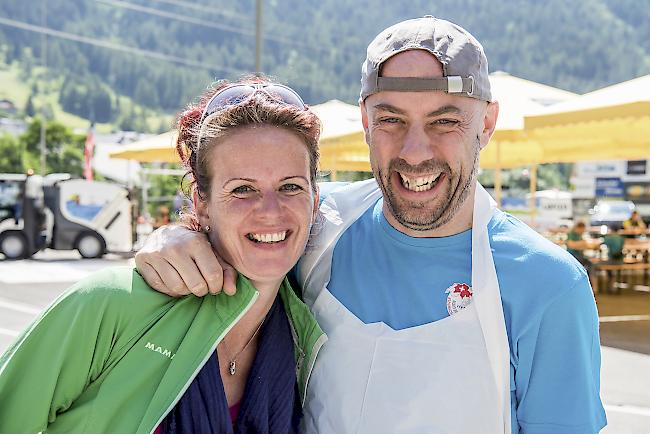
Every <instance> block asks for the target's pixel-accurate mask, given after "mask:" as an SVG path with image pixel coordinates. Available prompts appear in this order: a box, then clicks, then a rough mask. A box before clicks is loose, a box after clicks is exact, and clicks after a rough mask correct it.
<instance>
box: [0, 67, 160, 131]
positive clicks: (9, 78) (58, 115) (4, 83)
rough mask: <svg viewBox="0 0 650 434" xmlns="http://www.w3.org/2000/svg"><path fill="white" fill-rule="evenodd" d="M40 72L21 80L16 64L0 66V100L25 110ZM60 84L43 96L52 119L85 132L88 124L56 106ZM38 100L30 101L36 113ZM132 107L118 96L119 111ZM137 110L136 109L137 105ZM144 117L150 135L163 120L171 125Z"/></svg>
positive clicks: (107, 127)
mask: <svg viewBox="0 0 650 434" xmlns="http://www.w3.org/2000/svg"><path fill="white" fill-rule="evenodd" d="M42 72H43V68H41V67H35V68H34V69H33V71H32V74H31V77H30V78H29V79H27V80H23V79H21V77H20V75H21V74H20V68H19V66H18V64H17V63H16V62H14V63H12V64H11V65H2V64H0V99H8V100H10V101H12V102H13V103H14V104H15V105H16V107H17V108H18V110H19V111H23V110H24V109H25V104H26V103H27V98H29V94H30V93H31V89H32V84H33V82H34V81H35V80H36V78H37V77H38V76H39V75H41V74H42ZM62 83H63V78H61V77H59V78H56V79H54V80H53V81H52V82H51V83H50V84H49V85H48V89H47V91H46V93H45V101H46V103H47V104H49V106H50V107H51V108H52V112H53V115H54V119H55V120H57V121H59V122H61V123H62V124H64V125H66V126H67V127H69V128H71V129H73V130H86V129H87V128H88V127H89V125H90V121H89V120H88V119H84V118H82V117H80V116H77V115H74V114H72V113H68V112H66V111H64V110H63V108H62V107H61V105H60V104H59V101H58V98H59V92H58V91H59V88H60V86H61V84H62ZM41 101H42V99H41V96H40V95H37V96H36V97H35V98H34V99H33V103H34V107H35V109H36V110H37V111H38V110H39V109H40V106H41ZM132 104H133V102H132V101H131V99H130V98H128V97H124V96H120V107H121V108H122V110H127V109H129V108H130V106H131V105H132ZM136 107H137V108H138V109H140V107H139V106H137V105H136ZM150 113H151V114H150V115H149V116H147V125H148V126H149V128H150V130H151V131H156V130H157V129H158V127H159V126H160V124H161V120H163V119H164V121H165V122H166V124H167V125H171V121H172V115H168V114H161V113H155V112H153V113H152V112H150ZM95 128H96V131H97V132H99V133H110V132H112V131H117V130H118V127H117V126H116V125H114V124H111V123H98V124H96V125H95Z"/></svg>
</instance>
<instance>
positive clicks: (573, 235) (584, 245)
mask: <svg viewBox="0 0 650 434" xmlns="http://www.w3.org/2000/svg"><path fill="white" fill-rule="evenodd" d="M586 231H587V225H585V223H584V222H577V223H576V224H575V225H574V226H573V228H572V229H571V230H570V231H569V232H568V233H567V241H566V247H567V251H568V252H569V253H571V254H572V255H573V256H574V257H575V258H576V259H577V260H578V261H580V263H581V264H582V265H583V266H584V267H585V268H588V267H589V265H590V262H589V259H587V257H586V256H585V254H584V251H585V250H590V249H596V248H598V246H599V245H600V243H599V242H598V241H596V240H587V239H584V234H585V232H586Z"/></svg>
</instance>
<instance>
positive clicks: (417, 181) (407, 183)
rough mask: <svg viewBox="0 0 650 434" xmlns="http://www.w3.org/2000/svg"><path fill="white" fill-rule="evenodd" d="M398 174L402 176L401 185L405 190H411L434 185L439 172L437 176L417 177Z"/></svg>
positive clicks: (425, 189)
mask: <svg viewBox="0 0 650 434" xmlns="http://www.w3.org/2000/svg"><path fill="white" fill-rule="evenodd" d="M399 176H400V178H402V185H403V186H404V187H405V188H406V189H407V190H411V191H427V190H431V189H432V188H433V187H435V185H436V183H437V182H438V178H440V174H438V175H437V176H436V175H429V176H420V177H418V178H409V177H407V176H404V175H402V174H401V173H400V174H399Z"/></svg>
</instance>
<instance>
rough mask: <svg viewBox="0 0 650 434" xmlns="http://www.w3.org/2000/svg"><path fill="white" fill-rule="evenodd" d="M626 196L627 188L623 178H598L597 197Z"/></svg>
mask: <svg viewBox="0 0 650 434" xmlns="http://www.w3.org/2000/svg"><path fill="white" fill-rule="evenodd" d="M623 196H625V186H624V184H623V181H621V178H596V197H620V198H622V197H623Z"/></svg>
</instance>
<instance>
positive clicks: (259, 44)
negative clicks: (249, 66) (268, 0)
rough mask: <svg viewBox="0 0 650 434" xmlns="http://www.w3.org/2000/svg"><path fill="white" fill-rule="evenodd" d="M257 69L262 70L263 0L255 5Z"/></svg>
mask: <svg viewBox="0 0 650 434" xmlns="http://www.w3.org/2000/svg"><path fill="white" fill-rule="evenodd" d="M255 10H256V13H255V71H256V72H258V73H259V72H262V0H256V7H255Z"/></svg>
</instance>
